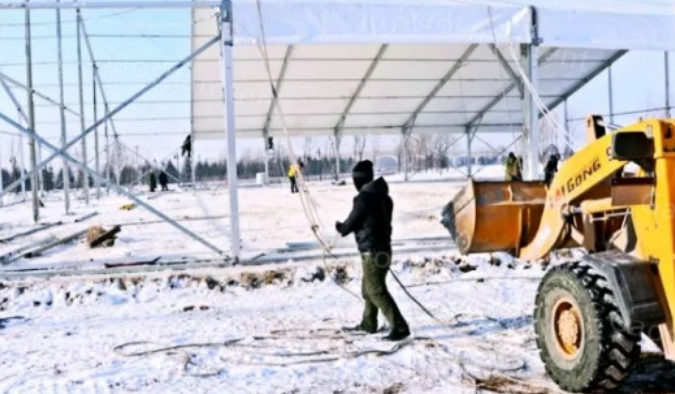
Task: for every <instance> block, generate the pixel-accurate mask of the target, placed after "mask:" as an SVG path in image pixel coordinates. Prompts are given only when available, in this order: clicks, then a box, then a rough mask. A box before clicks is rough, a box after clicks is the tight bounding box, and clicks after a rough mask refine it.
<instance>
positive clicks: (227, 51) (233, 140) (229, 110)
mask: <svg viewBox="0 0 675 394" xmlns="http://www.w3.org/2000/svg"><path fill="white" fill-rule="evenodd" d="M233 29H234V27H233V26H232V2H231V1H230V0H223V2H222V4H221V7H220V36H221V39H220V44H221V45H220V46H221V55H222V59H223V64H222V68H223V91H224V92H225V130H226V132H227V183H228V186H229V189H230V237H231V245H230V246H231V248H232V252H231V253H232V257H233V258H234V259H235V260H238V259H239V255H240V233H239V195H238V193H239V190H238V179H237V135H236V130H235V128H234V83H233V82H234V75H233V74H234V70H233V67H234V64H233V63H234V62H233V58H232V46H233V45H234V34H233Z"/></svg>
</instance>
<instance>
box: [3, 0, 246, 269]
mask: <svg viewBox="0 0 675 394" xmlns="http://www.w3.org/2000/svg"><path fill="white" fill-rule="evenodd" d="M170 3H171V4H169V3H161V2H139V3H129V2H126V3H124V2H92V3H87V2H78V3H72V2H62V3H61V2H56V3H38V2H28V1H26V2H22V3H2V4H0V9H25V11H26V35H27V51H26V52H27V55H28V58H27V61H26V63H27V65H28V67H27V70H28V71H27V72H28V86H22V84H20V83H18V82H17V81H14V80H12V79H11V78H9V77H7V76H6V75H4V74H0V81H2V86H3V88H4V90H5V92H6V93H7V94H8V95H9V96H10V98H11V100H12V102H13V104H14V105H15V107H16V109H17V110H18V111H19V113H20V114H21V116H22V118H24V120H26V121H27V123H28V124H29V127H28V128H24V127H23V126H22V125H20V124H19V123H17V122H15V121H14V120H12V119H11V118H10V117H9V116H7V115H6V114H4V113H1V112H0V119H2V120H3V121H4V122H5V123H7V124H9V125H10V126H12V127H13V128H15V129H16V130H17V131H19V132H20V133H21V134H23V135H27V136H28V137H29V138H30V139H31V141H34V142H37V143H39V144H40V146H45V147H46V148H48V149H49V150H51V151H52V152H53V153H52V154H51V155H50V156H49V157H48V158H47V159H46V160H39V161H40V162H39V163H38V160H37V158H36V157H35V153H34V152H33V151H32V152H31V153H32V154H31V162H32V168H31V171H29V172H25V173H23V174H22V176H21V177H20V179H18V180H16V181H15V182H13V183H12V184H11V185H9V186H8V187H7V188H5V189H3V190H1V191H0V198H1V197H2V193H6V192H9V191H11V190H13V189H14V188H16V187H17V186H19V185H22V184H23V183H24V182H25V180H26V179H27V178H29V177H32V179H33V183H32V184H33V185H34V187H32V188H31V189H32V190H33V205H34V219H35V221H36V222H37V221H38V220H39V213H38V211H37V209H36V207H37V206H38V205H37V204H38V197H37V194H36V193H37V188H36V187H35V185H36V184H37V182H36V178H37V174H38V172H39V171H42V169H43V168H44V167H45V166H46V165H47V164H48V163H50V162H51V161H52V160H54V159H55V158H57V157H61V158H62V159H63V160H64V161H67V162H69V163H71V164H73V165H74V166H76V167H77V168H79V169H80V170H81V171H82V173H83V179H84V182H83V183H84V185H87V184H88V177H89V176H91V177H93V178H94V179H95V181H96V183H97V185H100V184H101V183H104V184H106V185H107V186H108V187H112V188H114V189H116V190H117V192H118V193H120V194H122V195H125V196H127V197H128V198H130V199H131V200H132V201H134V202H135V203H136V204H138V205H139V206H142V207H144V208H145V209H147V210H149V211H150V212H152V213H153V214H155V215H156V216H158V217H159V218H161V219H162V220H164V221H166V222H167V223H169V224H170V225H172V226H174V227H175V228H177V229H178V230H180V231H182V232H183V233H185V234H186V235H188V236H190V237H192V238H194V239H195V240H197V241H198V242H200V243H201V244H203V245H204V246H205V247H207V248H208V249H210V250H211V251H213V252H216V253H218V254H221V255H222V254H223V253H224V252H223V250H222V249H221V248H219V247H217V246H215V245H213V244H211V243H210V242H209V241H207V240H205V239H204V238H202V237H201V236H199V235H198V234H196V233H194V232H192V231H191V230H189V229H188V228H186V227H184V226H183V225H181V224H180V223H178V222H177V221H175V220H173V219H171V218H169V217H168V216H166V215H165V214H163V213H162V212H160V211H159V210H157V209H156V208H154V207H152V206H151V205H150V204H147V203H145V202H143V201H142V200H140V199H139V198H138V197H136V196H135V195H134V194H133V193H131V192H128V191H126V190H124V189H123V188H121V187H120V186H119V185H111V184H110V180H109V179H106V178H105V177H104V176H102V175H100V174H99V173H98V168H97V169H96V170H92V169H90V168H89V167H88V166H87V164H86V163H87V159H86V153H85V155H84V157H83V161H82V162H80V161H78V160H76V159H75V158H73V157H72V156H71V155H70V154H68V152H67V150H68V149H69V148H71V147H72V146H73V145H75V144H76V143H77V142H80V141H81V142H82V143H83V150H84V152H86V145H85V144H84V141H85V137H86V136H87V135H88V134H91V133H95V132H97V130H98V127H99V126H101V125H103V124H107V123H108V122H111V124H113V123H112V118H113V117H114V116H115V115H116V114H117V113H119V112H120V111H122V110H123V109H124V108H126V107H127V106H129V105H131V104H132V103H133V102H134V101H136V100H137V99H139V98H140V97H142V96H143V95H144V94H145V93H147V92H148V91H149V90H151V89H152V88H154V87H155V86H157V85H159V84H160V83H161V82H162V81H163V80H165V79H166V78H168V77H169V76H170V75H171V74H173V73H174V72H175V71H177V70H178V69H180V68H182V67H183V66H185V65H186V64H188V63H189V62H191V61H192V60H193V59H194V58H196V57H197V56H199V54H201V53H202V52H204V51H205V50H206V49H208V48H210V47H211V46H213V45H214V44H216V43H217V42H219V41H220V43H221V48H222V55H223V56H222V60H223V73H224V79H223V80H224V82H225V85H224V90H225V91H226V92H229V94H228V95H227V96H228V97H227V100H226V101H227V102H226V103H225V105H226V110H227V113H229V114H233V112H234V97H233V96H232V93H231V92H232V81H233V71H232V45H233V40H232V38H233V35H232V23H231V22H232V19H231V18H232V9H231V3H230V1H229V0H223V1H219V2H213V1H211V2H182V3H180V4H178V3H176V2H170ZM214 6H219V7H220V9H221V20H220V26H221V32H220V33H219V34H218V35H217V36H216V37H213V38H211V39H210V40H209V41H207V42H206V43H205V44H204V45H202V46H201V47H200V48H199V49H198V50H196V51H195V52H193V53H192V54H190V55H189V56H187V57H186V58H184V59H183V60H181V61H180V62H178V63H177V64H176V65H174V66H173V67H171V68H170V69H169V70H168V71H166V72H165V73H163V74H162V75H160V76H159V77H158V78H157V79H155V80H154V81H153V82H152V83H150V84H149V85H147V86H145V87H144V88H142V89H141V90H140V91H138V92H137V93H136V94H134V95H133V96H132V97H130V98H129V99H128V100H126V101H124V102H123V103H121V104H119V105H118V106H117V107H116V108H115V109H113V110H109V107H108V104H107V99H106V97H105V93H104V92H103V83H102V81H101V78H100V75H99V74H98V72H97V71H96V70H97V68H96V66H95V59H94V55H93V50H92V48H91V44H90V42H89V40H88V38H87V39H86V45H87V49H88V52H89V55H90V58H91V60H92V62H93V63H94V76H95V79H96V80H95V82H94V83H95V84H98V85H99V87H100V89H101V94H102V96H103V99H104V102H105V108H106V113H105V116H104V117H103V118H102V119H95V120H94V122H93V124H92V125H91V126H89V127H86V126H85V120H84V98H83V88H82V87H83V70H82V56H81V35H82V34H84V35H85V37H86V29H85V27H84V24H83V20H82V18H81V15H80V9H82V8H130V7H131V8H143V7H151V8H166V7H179V8H185V7H214ZM31 9H56V10H57V12H58V11H60V10H61V9H75V10H76V11H77V32H78V34H77V38H78V71H79V72H78V78H79V88H80V89H79V93H80V114H79V117H80V122H81V126H82V130H81V133H80V134H79V135H78V136H77V137H75V138H73V139H71V140H70V141H68V142H67V143H66V142H65V140H66V138H65V132H63V130H62V140H63V141H62V142H63V143H62V146H61V147H60V148H59V147H56V146H54V145H52V144H51V143H49V142H48V141H47V140H45V139H44V138H42V137H40V136H39V135H38V134H37V133H36V130H35V119H34V116H33V107H32V97H33V95H35V94H36V91H35V89H34V88H33V83H32V78H31V66H32V60H31V58H30V26H31V24H30V19H29V18H30V10H31ZM57 16H59V22H60V15H59V14H58V13H57ZM57 36H58V38H59V58H61V56H60V53H61V47H60V42H61V41H60V38H61V34H60V23H59V30H58V31H57ZM60 60H61V59H60ZM59 65H60V66H61V65H62V63H61V62H59ZM59 80H60V81H59V85H60V87H61V88H62V72H60V78H59ZM7 81H9V82H11V83H13V84H15V85H17V86H20V87H23V88H24V89H25V90H26V92H27V94H28V96H29V100H28V103H29V111H28V115H27V116H26V115H25V112H24V110H23V108H22V107H21V105H20V103H19V101H18V99H17V98H16V96H15V95H14V93H13V92H12V91H11V89H10V88H9V87H8V85H7ZM61 96H63V91H62V90H61ZM43 98H46V99H48V101H50V102H51V103H53V104H56V105H58V106H59V108H60V109H61V113H63V111H65V110H66V108H65V106H64V104H63V97H61V101H60V102H56V101H55V100H52V99H51V98H47V96H43ZM62 119H63V118H62ZM62 123H63V122H62ZM113 127H114V126H113ZM226 133H227V135H228V152H229V157H228V168H230V169H234V171H232V170H230V171H228V179H229V182H228V183H229V185H230V208H231V212H232V215H231V223H232V240H231V249H232V250H231V255H232V257H233V258H234V259H238V257H239V249H240V247H239V242H240V241H239V224H238V217H237V216H238V201H237V174H236V138H235V134H234V117H233V116H228V117H227V119H226ZM96 145H97V147H98V144H96ZM96 155H97V156H98V151H96ZM96 162H97V167H98V160H96ZM87 189H88V187H86V186H85V193H86V194H87V203H88V197H89V196H88V191H87ZM66 209H67V210H68V209H69V206H68V205H67V206H66Z"/></svg>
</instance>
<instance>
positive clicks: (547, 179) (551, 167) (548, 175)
mask: <svg viewBox="0 0 675 394" xmlns="http://www.w3.org/2000/svg"><path fill="white" fill-rule="evenodd" d="M557 172H558V155H551V156H550V157H549V158H548V162H546V167H544V183H546V187H551V182H553V178H554V177H555V174H556V173H557Z"/></svg>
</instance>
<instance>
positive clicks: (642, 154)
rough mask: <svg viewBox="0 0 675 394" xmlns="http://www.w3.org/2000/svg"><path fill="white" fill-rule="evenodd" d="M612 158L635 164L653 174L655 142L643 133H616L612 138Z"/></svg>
mask: <svg viewBox="0 0 675 394" xmlns="http://www.w3.org/2000/svg"><path fill="white" fill-rule="evenodd" d="M612 158H613V159H617V160H626V161H630V162H633V163H635V164H637V165H638V166H640V167H641V168H642V169H643V170H644V171H645V172H648V173H651V172H653V171H654V140H652V139H650V138H649V137H647V134H645V133H643V132H641V131H635V132H621V133H616V134H614V135H613V136H612Z"/></svg>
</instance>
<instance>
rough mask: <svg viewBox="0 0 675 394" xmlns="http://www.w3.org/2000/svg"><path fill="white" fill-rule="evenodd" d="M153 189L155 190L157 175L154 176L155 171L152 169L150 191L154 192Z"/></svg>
mask: <svg viewBox="0 0 675 394" xmlns="http://www.w3.org/2000/svg"><path fill="white" fill-rule="evenodd" d="M155 190H157V176H155V172H154V171H152V172H151V173H150V193H154V192H155Z"/></svg>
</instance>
